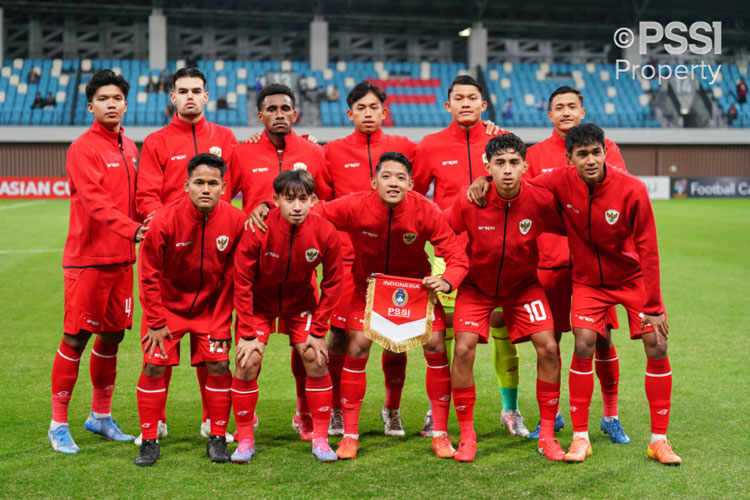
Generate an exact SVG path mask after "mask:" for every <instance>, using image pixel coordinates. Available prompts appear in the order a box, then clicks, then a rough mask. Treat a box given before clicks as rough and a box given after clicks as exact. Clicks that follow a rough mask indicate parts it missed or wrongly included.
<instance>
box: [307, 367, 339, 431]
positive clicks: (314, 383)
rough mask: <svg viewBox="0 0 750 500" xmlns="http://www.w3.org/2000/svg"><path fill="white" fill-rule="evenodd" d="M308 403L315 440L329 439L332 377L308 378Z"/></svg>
mask: <svg viewBox="0 0 750 500" xmlns="http://www.w3.org/2000/svg"><path fill="white" fill-rule="evenodd" d="M305 392H306V393H307V402H308V405H309V406H310V414H311V415H312V421H313V439H317V438H327V437H328V423H329V422H330V420H331V395H332V393H333V387H332V385H331V376H330V375H329V374H328V373H326V374H325V375H323V376H322V377H307V382H306V384H305Z"/></svg>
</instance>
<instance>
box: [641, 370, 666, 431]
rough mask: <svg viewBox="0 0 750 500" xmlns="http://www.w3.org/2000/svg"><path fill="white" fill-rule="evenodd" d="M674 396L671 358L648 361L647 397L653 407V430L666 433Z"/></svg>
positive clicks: (651, 407)
mask: <svg viewBox="0 0 750 500" xmlns="http://www.w3.org/2000/svg"><path fill="white" fill-rule="evenodd" d="M671 398H672V369H671V368H670V366H669V358H668V357H666V358H664V359H651V358H649V359H648V360H647V361H646V399H648V406H649V408H650V409H651V432H652V433H653V434H666V433H667V427H669V411H670V409H671Z"/></svg>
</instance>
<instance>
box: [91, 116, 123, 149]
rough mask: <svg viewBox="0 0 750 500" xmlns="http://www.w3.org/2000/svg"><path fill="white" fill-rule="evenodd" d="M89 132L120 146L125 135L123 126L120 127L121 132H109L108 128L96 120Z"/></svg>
mask: <svg viewBox="0 0 750 500" xmlns="http://www.w3.org/2000/svg"><path fill="white" fill-rule="evenodd" d="M89 130H90V131H92V132H93V133H95V134H98V135H101V136H102V137H105V138H106V139H107V140H110V141H112V142H113V143H114V144H115V145H117V144H119V142H120V140H121V137H122V136H123V135H124V133H125V128H124V127H123V126H122V125H120V131H119V132H110V131H109V130H107V127H105V126H104V125H102V124H101V123H99V122H98V121H96V120H94V123H93V124H91V128H89Z"/></svg>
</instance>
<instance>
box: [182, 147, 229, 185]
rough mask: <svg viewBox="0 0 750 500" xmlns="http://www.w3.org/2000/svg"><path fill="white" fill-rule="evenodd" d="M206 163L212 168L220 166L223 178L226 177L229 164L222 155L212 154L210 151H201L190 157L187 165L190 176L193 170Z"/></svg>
mask: <svg viewBox="0 0 750 500" xmlns="http://www.w3.org/2000/svg"><path fill="white" fill-rule="evenodd" d="M201 165H205V166H207V167H211V168H218V169H219V170H220V171H221V178H222V179H223V178H224V174H225V173H226V172H227V164H226V163H224V160H222V159H221V157H220V156H216V155H212V154H210V153H201V154H198V155H195V156H193V157H192V158H190V161H189V162H188V165H187V174H188V177H190V176H191V175H192V174H193V170H195V169H196V168H198V167H200V166H201Z"/></svg>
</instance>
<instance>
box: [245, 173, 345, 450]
mask: <svg viewBox="0 0 750 500" xmlns="http://www.w3.org/2000/svg"><path fill="white" fill-rule="evenodd" d="M273 187H274V191H275V194H274V196H273V202H274V205H276V206H277V207H278V209H273V210H271V211H270V212H269V213H268V219H267V222H268V225H269V226H270V227H269V229H268V230H266V231H264V232H260V231H257V232H249V231H248V232H247V233H246V234H245V235H244V236H243V238H242V241H241V242H240V245H239V247H238V249H237V258H236V259H235V298H234V301H235V307H236V309H237V332H236V334H237V354H236V370H235V376H234V381H233V382H232V401H233V403H234V415H235V420H236V422H237V440H238V441H239V446H238V447H237V450H236V451H235V452H234V453H233V454H232V460H233V461H234V462H238V463H244V462H248V461H249V460H250V459H251V458H252V457H253V455H255V439H254V436H253V426H252V415H253V414H254V412H255V407H256V404H257V402H258V381H257V379H258V374H259V372H260V365H261V361H262V359H263V353H264V351H265V346H266V344H268V340H269V337H270V334H271V332H272V331H274V323H275V321H276V319H277V318H278V319H279V321H280V322H282V323H283V324H284V326H285V328H286V330H285V331H286V332H287V334H288V335H289V344H290V345H291V346H292V347H293V349H294V350H295V351H296V352H297V353H298V355H299V356H300V359H301V360H302V363H303V366H304V369H305V373H306V377H305V392H306V401H307V404H308V406H309V408H310V413H311V418H312V427H313V428H312V433H313V436H312V438H313V439H312V453H313V455H315V457H316V458H317V459H318V460H320V461H321V462H331V461H335V460H336V459H337V457H336V454H335V453H334V452H333V450H331V447H330V446H329V445H328V437H327V434H328V423H329V420H330V416H331V395H332V389H333V388H332V386H331V377H330V375H329V374H328V368H327V366H326V362H327V358H328V354H327V349H326V344H325V334H326V331H327V330H328V320H329V318H330V317H331V313H332V311H333V310H334V308H335V306H336V304H337V303H338V301H339V299H340V298H341V290H342V287H341V246H340V242H339V235H338V233H337V232H336V229H335V228H334V227H333V225H331V223H330V222H328V221H326V220H325V219H323V218H322V217H320V215H318V214H309V212H310V207H311V206H312V202H313V193H314V192H315V181H314V180H313V178H312V175H310V173H309V172H306V171H304V170H285V171H284V172H282V173H280V174H279V175H278V176H277V177H276V179H275V180H274V181H273ZM319 264H322V266H323V280H322V281H321V283H320V290H321V292H320V300H319V301H318V300H317V298H316V290H315V289H314V287H313V284H312V280H313V278H314V273H315V268H316V267H317V266H318V265H319Z"/></svg>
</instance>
